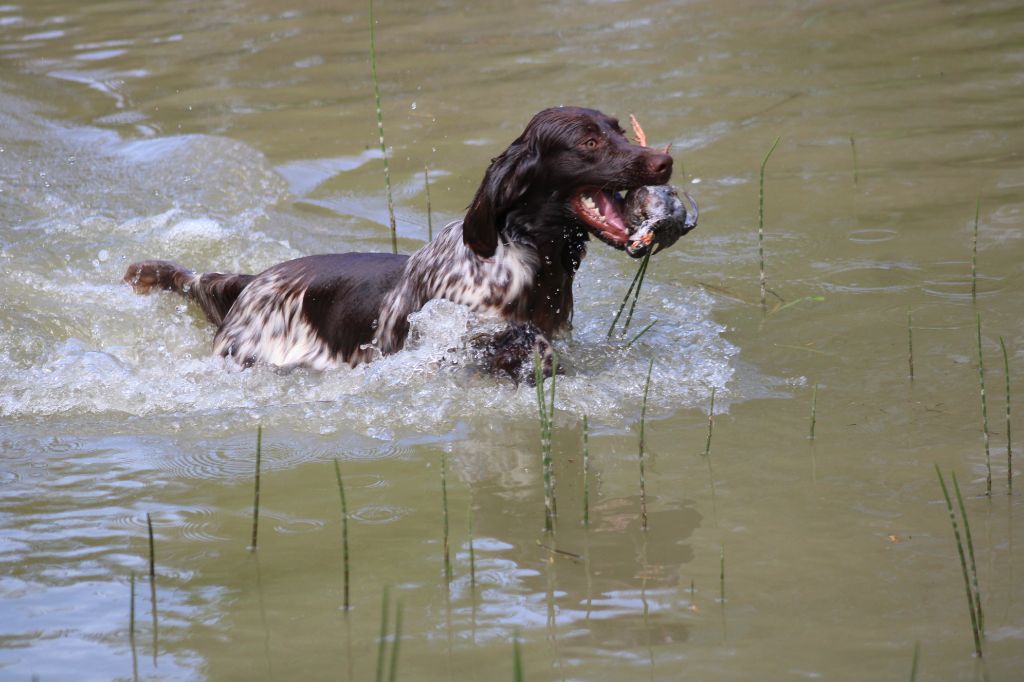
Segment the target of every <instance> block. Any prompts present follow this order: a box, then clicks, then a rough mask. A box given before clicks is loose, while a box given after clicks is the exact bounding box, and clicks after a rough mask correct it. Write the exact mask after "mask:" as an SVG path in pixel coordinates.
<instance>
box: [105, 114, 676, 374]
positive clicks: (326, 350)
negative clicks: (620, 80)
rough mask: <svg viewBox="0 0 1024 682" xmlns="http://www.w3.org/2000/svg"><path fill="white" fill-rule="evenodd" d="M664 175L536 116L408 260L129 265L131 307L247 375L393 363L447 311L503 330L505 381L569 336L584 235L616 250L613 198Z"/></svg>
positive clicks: (632, 151)
mask: <svg viewBox="0 0 1024 682" xmlns="http://www.w3.org/2000/svg"><path fill="white" fill-rule="evenodd" d="M671 175H672V157H671V156H669V155H668V154H667V153H662V152H658V151H655V150H653V149H650V148H648V147H644V146H641V145H638V144H633V143H631V142H630V141H629V140H628V139H627V138H626V136H625V134H624V132H623V130H622V128H621V127H620V126H619V124H618V121H616V120H615V119H613V118H611V117H609V116H606V115H604V114H602V113H601V112H599V111H595V110H593V109H583V108H578V107H556V108H551V109H545V110H544V111H541V112H540V113H538V114H536V115H535V116H534V117H533V119H532V120H531V121H530V123H529V124H528V125H527V126H526V129H525V130H524V131H523V133H522V135H520V136H519V138H518V139H516V140H515V141H514V142H513V143H512V144H511V145H509V147H508V149H506V150H505V151H504V152H502V153H501V155H500V156H498V157H497V158H495V159H494V160H493V161H492V162H491V165H490V167H489V168H488V169H487V172H486V173H485V175H484V178H483V181H482V182H481V183H480V187H479V189H478V190H477V192H476V196H475V197H474V198H473V202H472V204H471V205H470V206H469V209H468V210H467V212H466V215H465V217H464V218H463V219H462V220H457V221H455V222H452V223H450V224H449V225H448V226H446V227H445V228H444V230H443V231H442V232H441V233H440V234H439V235H438V236H437V238H436V239H435V240H434V241H432V242H430V243H429V244H427V245H426V246H424V247H423V248H421V249H420V250H418V251H417V252H416V253H414V254H413V255H412V256H401V255H392V254H385V253H343V254H331V255H320V256H308V257H305V258H298V259H296V260H291V261H287V262H285V263H280V264H278V265H275V266H273V267H271V268H268V269H267V270H265V271H263V272H262V273H260V274H258V275H247V274H223V273H203V274H197V273H194V272H192V271H190V270H187V269H186V268H184V267H182V266H180V265H177V264H176V263H172V262H170V261H159V260H149V261H142V262H138V263H133V264H132V265H130V266H129V267H128V270H127V272H126V273H125V275H124V281H125V282H127V283H129V284H131V285H132V287H133V288H134V289H135V291H136V292H137V293H148V292H149V291H151V290H152V289H164V290H170V291H176V292H178V293H180V294H182V295H184V296H185V297H186V298H187V299H189V300H191V301H194V302H195V303H197V304H198V305H199V306H200V307H201V308H202V310H203V312H205V313H206V317H207V318H209V320H210V321H211V322H212V323H214V324H215V325H217V326H218V329H217V334H216V336H215V337H214V341H213V349H214V351H215V352H217V353H219V354H221V355H222V356H225V357H229V358H232V359H234V360H235V361H237V362H238V363H240V364H242V365H243V366H251V365H252V364H254V363H268V364H271V365H275V366H279V367H297V366H304V367H311V368H315V369H328V368H331V367H336V366H338V365H341V364H349V365H353V366H354V365H357V364H359V363H361V362H366V361H369V360H372V359H373V358H374V357H376V356H377V355H379V354H385V355H386V354H390V353H395V352H397V351H398V350H400V349H401V348H402V346H403V344H404V343H405V340H406V336H407V335H408V331H409V322H408V316H409V314H410V313H413V312H415V311H417V310H419V309H420V308H421V307H422V306H423V305H424V304H426V303H427V302H428V301H430V300H432V299H435V298H440V299H447V300H449V301H453V302H455V303H459V304H463V305H466V306H468V307H469V308H470V309H471V310H473V311H475V312H478V313H481V314H485V315H493V316H497V317H499V318H501V319H503V320H505V321H507V322H508V323H509V325H510V326H509V328H508V329H507V331H505V332H502V333H500V334H498V336H497V337H496V338H495V339H494V340H493V343H492V344H491V346H492V353H491V355H490V360H489V363H490V365H491V369H492V371H503V372H508V373H509V374H512V375H513V376H515V375H516V373H517V372H518V371H519V367H520V365H521V364H522V363H523V362H524V361H525V360H527V359H528V358H530V357H531V356H532V354H533V352H534V349H535V348H537V349H539V350H540V351H541V352H542V353H545V352H546V351H547V350H548V343H547V337H551V336H553V335H556V334H558V333H559V332H562V331H565V330H566V329H567V328H568V327H569V324H570V322H571V320H572V312H573V295H572V284H573V278H574V276H575V274H576V271H577V269H578V268H579V266H580V262H581V261H582V260H583V257H584V255H585V253H586V242H587V241H588V239H589V237H588V235H589V234H593V235H595V236H596V237H598V238H599V239H601V240H602V241H604V242H606V243H608V244H610V245H611V246H614V247H616V248H618V249H624V248H625V247H626V245H627V243H628V240H629V236H630V235H629V230H630V228H629V226H628V225H627V221H626V218H625V217H624V214H623V208H624V205H623V200H622V198H621V197H620V196H619V192H623V191H628V190H633V189H636V188H639V187H642V186H645V185H663V184H665V183H667V182H668V180H669V178H670V177H671Z"/></svg>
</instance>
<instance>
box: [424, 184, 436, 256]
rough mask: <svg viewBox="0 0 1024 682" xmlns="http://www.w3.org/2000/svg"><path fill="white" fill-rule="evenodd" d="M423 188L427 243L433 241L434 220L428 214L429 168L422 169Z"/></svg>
mask: <svg viewBox="0 0 1024 682" xmlns="http://www.w3.org/2000/svg"><path fill="white" fill-rule="evenodd" d="M423 186H424V187H425V188H426V190H427V241H428V242H432V241H434V218H433V216H432V215H431V213H430V168H429V167H427V166H424V167H423Z"/></svg>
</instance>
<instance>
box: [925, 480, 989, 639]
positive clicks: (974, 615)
mask: <svg viewBox="0 0 1024 682" xmlns="http://www.w3.org/2000/svg"><path fill="white" fill-rule="evenodd" d="M935 473H936V474H937V475H938V477H939V485H940V486H941V487H942V496H943V497H944V498H945V499H946V511H947V512H948V513H949V523H950V525H951V526H952V527H953V537H954V538H955V539H956V551H957V554H958V555H959V557H960V570H961V572H962V573H963V577H964V592H965V594H966V595H967V608H968V609H969V611H970V614H971V633H972V634H973V636H974V653H975V654H977V655H978V656H979V657H980V656H981V655H982V653H981V629H980V627H979V623H978V610H979V607H980V603H981V598H980V595H976V593H975V592H974V590H973V589H972V587H971V580H970V577H969V575H968V573H967V558H966V556H965V555H964V543H963V540H962V538H961V536H960V526H959V524H958V523H957V520H956V512H955V511H954V510H953V501H952V499H950V497H949V489H948V488H947V487H946V480H945V479H944V478H943V476H942V471H941V470H940V469H939V465H938V464H936V465H935ZM953 477H954V480H956V474H953ZM961 513H963V511H962V508H961ZM964 518H965V519H966V515H965V516H964Z"/></svg>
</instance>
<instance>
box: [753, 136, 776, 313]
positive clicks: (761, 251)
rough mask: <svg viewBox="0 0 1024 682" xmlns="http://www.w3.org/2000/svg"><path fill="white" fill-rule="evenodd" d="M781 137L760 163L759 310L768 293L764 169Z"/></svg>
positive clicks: (758, 229)
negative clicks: (765, 263)
mask: <svg viewBox="0 0 1024 682" xmlns="http://www.w3.org/2000/svg"><path fill="white" fill-rule="evenodd" d="M781 139H782V136H781V135H780V136H779V137H776V138H775V142H773V143H772V146H771V149H769V150H768V153H767V154H765V155H764V160H763V161H762V162H761V181H760V191H759V193H758V211H757V255H758V260H759V262H760V266H761V309H762V310H764V309H766V308H767V297H766V292H767V291H768V281H767V279H766V278H765V274H764V169H765V166H767V165H768V159H769V158H770V157H771V155H772V152H774V151H775V147H777V146H778V145H779V140H781Z"/></svg>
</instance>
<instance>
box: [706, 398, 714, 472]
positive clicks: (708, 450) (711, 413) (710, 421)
mask: <svg viewBox="0 0 1024 682" xmlns="http://www.w3.org/2000/svg"><path fill="white" fill-rule="evenodd" d="M714 429H715V387H714V386H712V387H711V405H710V406H709V407H708V439H707V441H705V443H704V456H705V457H707V456H708V455H710V454H711V433H712V431H714Z"/></svg>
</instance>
